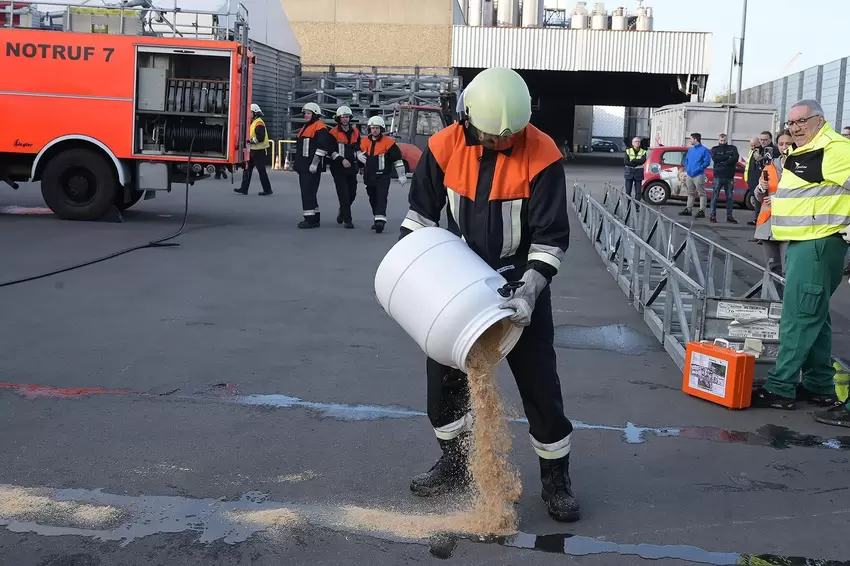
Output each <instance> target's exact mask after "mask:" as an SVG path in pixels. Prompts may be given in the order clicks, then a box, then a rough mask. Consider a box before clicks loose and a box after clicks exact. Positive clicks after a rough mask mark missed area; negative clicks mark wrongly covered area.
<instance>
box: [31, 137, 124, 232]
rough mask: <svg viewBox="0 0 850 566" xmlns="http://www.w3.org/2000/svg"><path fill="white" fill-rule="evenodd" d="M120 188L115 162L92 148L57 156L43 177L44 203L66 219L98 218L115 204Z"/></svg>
mask: <svg viewBox="0 0 850 566" xmlns="http://www.w3.org/2000/svg"><path fill="white" fill-rule="evenodd" d="M118 188H119V187H118V180H117V178H116V176H115V171H114V170H113V168H112V164H111V163H110V162H109V160H108V159H107V158H106V157H105V156H104V155H102V154H101V153H99V152H97V151H95V150H91V149H83V148H76V149H69V150H67V151H63V152H61V153H58V154H56V155H54V156H53V158H52V159H51V160H50V162H48V163H47V165H46V166H45V168H44V173H43V174H42V176H41V195H42V196H43V197H44V202H46V203H47V206H48V207H50V210H52V211H53V212H54V213H55V214H56V216H58V217H59V218H62V219H64V220H97V219H98V218H100V217H101V216H103V215H104V214H105V213H106V211H107V210H109V207H110V206H112V205H113V204H114V203H115V201H116V195H117V194H118Z"/></svg>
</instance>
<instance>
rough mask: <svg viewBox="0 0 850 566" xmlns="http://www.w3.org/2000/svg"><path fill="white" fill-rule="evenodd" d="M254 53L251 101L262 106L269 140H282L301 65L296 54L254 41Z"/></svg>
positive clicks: (252, 48)
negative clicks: (255, 60)
mask: <svg viewBox="0 0 850 566" xmlns="http://www.w3.org/2000/svg"><path fill="white" fill-rule="evenodd" d="M251 51H252V52H253V53H254V55H256V56H257V64H256V65H255V66H254V84H253V85H252V92H253V100H251V102H252V103H255V104H259V105H260V108H262V110H263V118H264V121H265V123H266V127H267V128H268V130H269V137H270V138H271V139H273V140H278V139H281V137H282V136H283V133H284V123H285V122H286V117H287V111H288V108H289V101H290V99H291V97H292V79H293V78H294V77H295V74H296V72H297V69H298V66H299V65H300V64H301V62H300V59H299V58H298V57H297V56H295V55H292V54H290V53H284V52H283V51H278V50H277V49H273V48H271V47H269V46H268V45H264V44H262V43H259V42H257V41H252V42H251Z"/></svg>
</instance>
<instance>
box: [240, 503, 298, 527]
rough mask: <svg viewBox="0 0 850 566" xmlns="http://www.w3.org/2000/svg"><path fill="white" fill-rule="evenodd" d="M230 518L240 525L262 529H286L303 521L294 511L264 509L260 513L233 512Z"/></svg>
mask: <svg viewBox="0 0 850 566" xmlns="http://www.w3.org/2000/svg"><path fill="white" fill-rule="evenodd" d="M229 515H230V517H231V518H232V519H233V520H234V521H236V522H239V523H249V524H252V525H259V526H262V527H285V526H292V525H295V524H298V523H300V522H301V521H302V519H303V518H302V517H301V515H300V514H299V513H298V512H296V511H293V510H292V509H285V508H280V509H262V510H260V511H232V512H231V513H229Z"/></svg>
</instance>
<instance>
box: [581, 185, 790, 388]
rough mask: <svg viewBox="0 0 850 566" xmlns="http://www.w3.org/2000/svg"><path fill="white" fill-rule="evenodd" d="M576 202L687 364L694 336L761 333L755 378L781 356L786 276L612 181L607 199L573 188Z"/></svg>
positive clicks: (739, 341) (664, 340) (613, 267)
mask: <svg viewBox="0 0 850 566" xmlns="http://www.w3.org/2000/svg"><path fill="white" fill-rule="evenodd" d="M572 205H573V209H574V210H575V213H576V216H578V219H579V221H580V222H581V225H582V229H583V230H584V232H585V234H587V236H588V238H590V241H591V242H592V243H593V246H594V248H595V249H596V251H597V253H598V254H599V256H600V257H601V258H602V260H603V261H604V262H605V266H606V268H607V270H608V272H609V273H610V274H611V275H612V276H613V277H614V279H615V280H616V281H617V284H618V285H619V287H620V289H621V290H622V291H623V293H625V294H626V296H627V297H628V298H629V301H630V302H631V303H632V305H633V306H634V308H635V309H636V310H637V311H638V312H639V313H641V314H642V315H643V319H644V322H646V324H647V326H649V328H650V330H651V331H652V333H653V334H654V335H655V337H656V338H657V339H658V340H659V342H661V344H662V346H663V347H664V349H665V351H667V353H668V354H669V355H670V357H671V358H672V359H673V361H674V362H675V363H676V364H677V365H678V366H679V367H680V368H684V362H685V347H686V346H687V344H688V343H689V342H691V341H696V340H714V339H715V338H723V339H726V340H728V341H729V342H730V344H731V345H732V346H737V347H741V346H743V344H744V339H745V338H758V339H760V340H761V341H762V344H763V347H764V350H763V352H762V354H761V356H760V357H759V358H758V359H757V360H756V380H757V381H759V380H763V379H764V377H765V376H766V374H767V370H769V369H770V367H772V365H773V363H774V362H775V361H776V354H777V352H778V349H779V318H780V316H781V313H782V301H781V296H782V292H783V290H784V286H785V279H784V278H782V277H780V276H779V275H776V274H775V273H773V272H771V271H770V270H769V269H767V268H765V267H764V266H761V265H759V264H757V263H755V262H753V261H750V260H749V259H747V258H745V257H743V256H741V255H739V254H737V253H735V252H733V251H731V250H729V249H727V248H724V247H723V246H720V245H718V244H717V243H715V242H714V241H712V240H710V239H709V238H706V237H705V236H702V235H700V234H698V233H696V232H694V231H693V226H692V225H690V226H686V225H684V224H681V223H679V222H676V221H675V220H673V219H672V218H670V217H668V216H665V215H664V214H662V213H661V212H659V211H658V210H656V209H655V208H653V207H651V206H649V205H647V204H645V203H639V202H637V201H635V200H634V198H632V197H630V196H628V195H626V194H625V192H624V191H623V189H622V188H620V187H615V186H614V185H612V184H610V183H606V186H605V197H604V199H603V200H602V202H599V201H597V200H596V199H594V198H593V197H592V196H590V194H589V192H588V191H587V188H586V187H585V186H582V185H580V184H579V183H575V184H574V185H573V196H572Z"/></svg>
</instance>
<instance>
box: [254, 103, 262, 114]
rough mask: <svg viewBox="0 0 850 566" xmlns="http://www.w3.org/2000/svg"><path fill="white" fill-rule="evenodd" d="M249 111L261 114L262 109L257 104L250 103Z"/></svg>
mask: <svg viewBox="0 0 850 566" xmlns="http://www.w3.org/2000/svg"><path fill="white" fill-rule="evenodd" d="M251 112H253V113H254V114H262V113H263V111H262V110H260V105H259V104H252V105H251Z"/></svg>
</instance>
